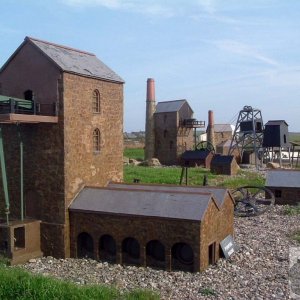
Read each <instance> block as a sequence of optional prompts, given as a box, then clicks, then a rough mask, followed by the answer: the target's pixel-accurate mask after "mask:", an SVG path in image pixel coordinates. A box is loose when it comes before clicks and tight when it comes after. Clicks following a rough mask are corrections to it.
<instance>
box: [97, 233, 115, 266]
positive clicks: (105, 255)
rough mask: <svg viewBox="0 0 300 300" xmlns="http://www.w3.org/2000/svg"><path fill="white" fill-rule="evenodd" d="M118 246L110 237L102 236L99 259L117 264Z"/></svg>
mask: <svg viewBox="0 0 300 300" xmlns="http://www.w3.org/2000/svg"><path fill="white" fill-rule="evenodd" d="M116 255H117V245H116V241H115V239H114V238H113V237H112V236H111V235H109V234H105V235H102V236H101V238H100V240H99V258H100V259H101V260H104V261H108V262H113V263H114V262H116Z"/></svg>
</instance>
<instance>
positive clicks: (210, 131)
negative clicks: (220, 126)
mask: <svg viewBox="0 0 300 300" xmlns="http://www.w3.org/2000/svg"><path fill="white" fill-rule="evenodd" d="M207 142H209V143H211V144H212V146H213V147H214V149H216V145H215V122H214V112H213V111H212V110H209V111H208V126H207Z"/></svg>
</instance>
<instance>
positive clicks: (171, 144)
mask: <svg viewBox="0 0 300 300" xmlns="http://www.w3.org/2000/svg"><path fill="white" fill-rule="evenodd" d="M173 144H174V143H173V141H170V150H171V149H173Z"/></svg>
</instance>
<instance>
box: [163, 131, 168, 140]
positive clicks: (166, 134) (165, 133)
mask: <svg viewBox="0 0 300 300" xmlns="http://www.w3.org/2000/svg"><path fill="white" fill-rule="evenodd" d="M167 136H168V130H164V138H166V137H167Z"/></svg>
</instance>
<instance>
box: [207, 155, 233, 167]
mask: <svg viewBox="0 0 300 300" xmlns="http://www.w3.org/2000/svg"><path fill="white" fill-rule="evenodd" d="M233 159H234V156H233V155H214V157H213V159H212V161H211V164H216V165H219V164H220V165H221V164H228V163H229V164H231V162H232V161H233Z"/></svg>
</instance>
